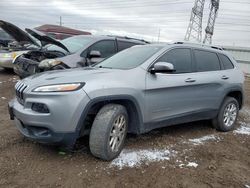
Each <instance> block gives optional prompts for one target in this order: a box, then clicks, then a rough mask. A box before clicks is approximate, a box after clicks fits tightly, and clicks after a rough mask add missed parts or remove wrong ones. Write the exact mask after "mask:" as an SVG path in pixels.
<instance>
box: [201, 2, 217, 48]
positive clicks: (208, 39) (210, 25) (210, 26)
mask: <svg viewBox="0 0 250 188" xmlns="http://www.w3.org/2000/svg"><path fill="white" fill-rule="evenodd" d="M219 3H220V0H211V4H210V13H209V18H208V22H207V27H206V29H205V32H206V34H205V38H204V40H203V43H208V44H211V43H212V36H213V34H214V24H215V19H216V17H217V13H218V10H219Z"/></svg>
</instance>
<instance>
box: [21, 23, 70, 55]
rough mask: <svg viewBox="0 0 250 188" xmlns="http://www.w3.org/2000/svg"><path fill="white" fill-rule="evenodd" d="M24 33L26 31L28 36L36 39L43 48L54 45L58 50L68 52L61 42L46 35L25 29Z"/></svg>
mask: <svg viewBox="0 0 250 188" xmlns="http://www.w3.org/2000/svg"><path fill="white" fill-rule="evenodd" d="M25 31H27V32H28V33H29V34H30V35H32V36H33V37H35V38H36V39H38V40H39V41H40V42H41V44H42V46H45V45H47V44H54V45H56V46H59V47H60V48H62V49H64V50H66V51H67V52H69V50H68V48H67V47H66V46H64V45H63V44H62V43H61V42H59V41H57V40H55V39H53V38H51V37H49V36H47V35H46V34H44V33H42V32H40V31H37V30H35V29H28V28H26V29H25Z"/></svg>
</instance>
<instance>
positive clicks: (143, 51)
mask: <svg viewBox="0 0 250 188" xmlns="http://www.w3.org/2000/svg"><path fill="white" fill-rule="evenodd" d="M162 48H163V47H160V46H143V47H132V48H129V49H127V50H124V51H122V52H120V53H118V54H116V55H114V56H112V57H110V58H108V59H106V60H104V61H102V62H101V63H99V64H97V65H95V67H101V68H111V69H133V68H135V67H138V66H139V65H141V64H142V63H143V62H145V61H146V60H147V59H148V58H150V57H151V56H152V55H153V54H155V53H156V52H158V51H159V50H160V49H162Z"/></svg>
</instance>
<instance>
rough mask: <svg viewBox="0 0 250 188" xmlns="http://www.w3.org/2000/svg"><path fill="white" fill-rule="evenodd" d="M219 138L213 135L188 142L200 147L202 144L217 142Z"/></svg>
mask: <svg viewBox="0 0 250 188" xmlns="http://www.w3.org/2000/svg"><path fill="white" fill-rule="evenodd" d="M218 139H219V138H218V137H216V136H214V135H207V136H203V137H200V138H194V139H189V140H188V141H189V142H191V143H192V144H193V145H202V144H204V142H207V141H210V140H218Z"/></svg>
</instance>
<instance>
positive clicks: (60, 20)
mask: <svg viewBox="0 0 250 188" xmlns="http://www.w3.org/2000/svg"><path fill="white" fill-rule="evenodd" d="M56 23H59V25H60V26H62V25H63V22H62V16H60V19H59V22H56Z"/></svg>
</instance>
